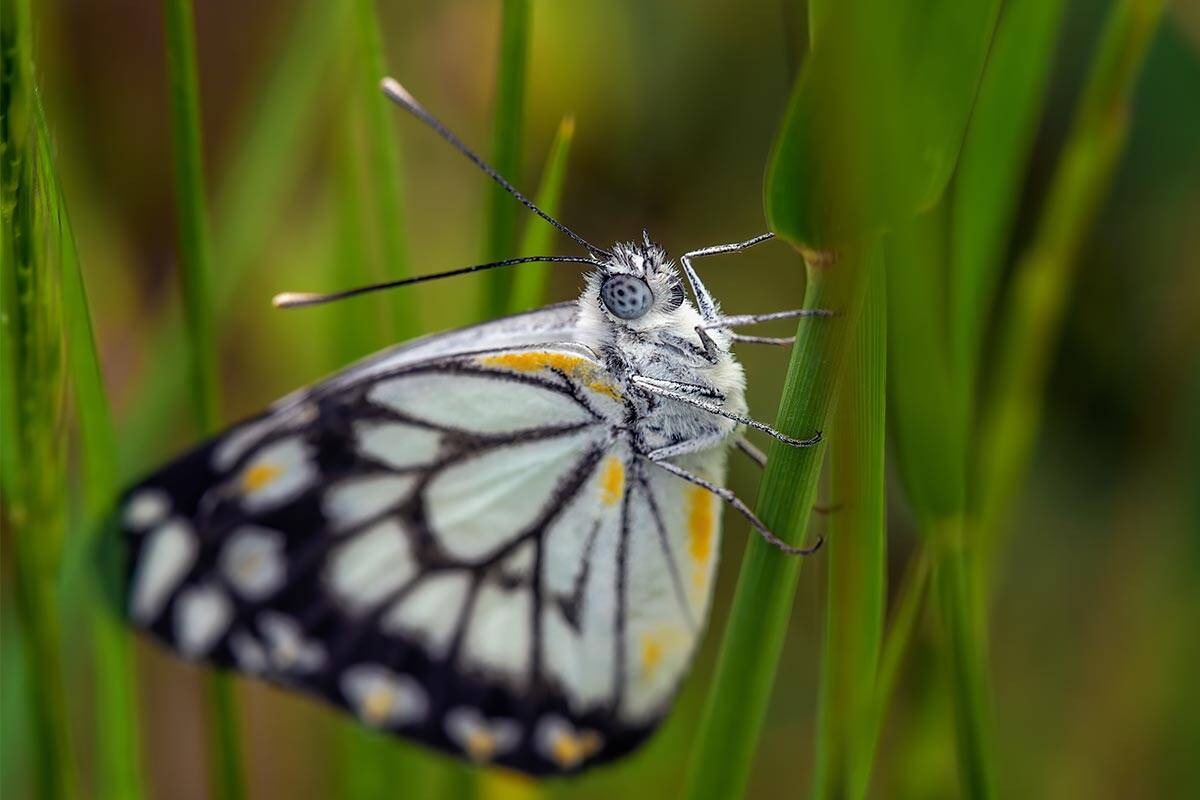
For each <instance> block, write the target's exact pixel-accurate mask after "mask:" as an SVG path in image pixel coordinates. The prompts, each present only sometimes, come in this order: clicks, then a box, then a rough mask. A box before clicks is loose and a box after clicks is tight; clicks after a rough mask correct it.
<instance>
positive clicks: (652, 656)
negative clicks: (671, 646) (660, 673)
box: [642, 633, 663, 678]
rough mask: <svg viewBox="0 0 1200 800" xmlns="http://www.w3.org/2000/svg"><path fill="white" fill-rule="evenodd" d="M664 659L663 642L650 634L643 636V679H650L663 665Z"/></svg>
mask: <svg viewBox="0 0 1200 800" xmlns="http://www.w3.org/2000/svg"><path fill="white" fill-rule="evenodd" d="M662 657H663V642H662V639H660V638H658V637H657V636H654V635H652V634H649V633H645V634H642V677H643V678H648V677H650V674H651V673H653V672H654V670H655V669H657V668H658V665H659V664H661V663H662Z"/></svg>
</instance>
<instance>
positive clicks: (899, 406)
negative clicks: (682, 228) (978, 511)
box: [887, 204, 995, 798]
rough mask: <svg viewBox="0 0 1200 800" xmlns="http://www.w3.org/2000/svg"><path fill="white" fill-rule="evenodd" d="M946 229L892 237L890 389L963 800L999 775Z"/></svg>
mask: <svg viewBox="0 0 1200 800" xmlns="http://www.w3.org/2000/svg"><path fill="white" fill-rule="evenodd" d="M949 224H950V223H949V221H948V219H947V214H946V206H945V204H940V205H939V206H938V207H937V208H935V209H934V210H933V211H931V212H929V213H927V214H924V215H922V216H921V217H919V218H918V219H916V220H914V221H913V222H911V223H910V224H908V225H905V226H903V227H901V228H899V229H898V230H896V231H895V232H894V233H893V234H892V235H891V236H889V237H888V244H887V254H888V270H889V277H890V278H892V279H891V280H889V281H888V326H889V330H888V356H889V365H890V367H891V369H890V370H889V373H890V374H889V387H888V388H889V396H890V401H889V402H890V404H891V409H892V412H893V413H892V429H893V435H894V440H895V445H896V446H895V452H896V463H897V467H898V472H899V475H900V478H901V481H902V483H903V484H904V488H905V491H906V494H907V496H908V499H909V502H910V503H911V504H912V507H913V510H914V513H915V514H916V516H917V520H918V524H919V526H920V530H921V532H922V534H923V536H924V538H925V540H926V542H927V543H928V545H929V546H930V548H931V552H932V554H933V576H934V584H935V586H936V587H937V589H938V591H937V592H936V593H935V596H936V597H937V599H938V601H939V608H940V610H941V617H940V618H941V622H942V625H943V629H944V632H945V636H944V638H943V642H942V645H943V648H944V654H945V656H946V658H947V671H946V674H947V676H948V678H949V680H950V681H951V688H952V689H953V696H954V699H955V704H954V708H955V718H956V721H957V731H958V740H957V741H958V749H957V754H958V759H959V761H958V763H959V778H960V781H961V783H962V788H963V794H964V796H965V797H970V798H986V797H991V796H993V794H994V777H995V769H994V766H993V763H994V761H993V760H994V754H993V752H992V748H991V732H990V729H991V714H990V705H989V704H990V693H989V691H988V688H987V687H988V680H987V664H986V661H985V659H984V657H983V654H984V648H983V644H982V642H983V639H984V635H983V634H984V632H983V630H982V629H981V628H980V626H978V625H977V624H976V623H977V621H978V618H979V615H978V614H977V612H976V611H975V608H974V603H973V601H974V599H975V597H974V595H973V594H972V593H969V592H966V591H960V589H962V584H963V581H964V575H963V573H962V570H963V569H964V565H965V554H964V542H963V537H962V532H963V525H964V520H965V518H966V480H967V463H968V461H967V459H968V455H967V424H968V413H969V409H968V408H967V405H966V403H967V395H966V393H965V386H966V384H967V381H965V380H962V379H960V378H958V377H957V376H956V375H955V373H954V371H953V369H952V364H951V354H950V348H949V347H948V345H947V335H948V333H947V332H948V329H949V322H948V317H949V315H950V310H949V309H950V302H949V300H948V294H949V289H948V286H947V283H948V280H947V277H948V276H947V272H948V269H947V263H946V262H947V253H946V240H947V228H948V226H949Z"/></svg>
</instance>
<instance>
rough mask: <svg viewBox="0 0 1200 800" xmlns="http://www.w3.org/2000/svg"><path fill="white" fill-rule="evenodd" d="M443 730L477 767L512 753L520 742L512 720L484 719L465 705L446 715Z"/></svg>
mask: <svg viewBox="0 0 1200 800" xmlns="http://www.w3.org/2000/svg"><path fill="white" fill-rule="evenodd" d="M445 727H446V735H447V736H449V737H450V739H451V740H452V741H453V742H454V743H455V744H457V745H458V746H459V747H461V748H462V749H463V751H464V752H465V753H466V754H467V755H468V756H469V757H470V759H471V760H472V761H475V762H477V763H480V764H484V763H487V762H489V761H491V760H492V759H494V758H495V757H496V756H502V755H504V754H505V753H508V752H510V751H512V750H513V749H514V748H515V747H516V746H517V745H518V744H520V742H521V726H520V725H519V724H518V723H517V722H516V720H511V719H504V718H497V719H486V718H485V717H484V716H483V714H481V713H479V711H477V710H476V709H474V708H467V707H465V706H459V707H457V708H452V709H450V710H449V711H448V712H446V718H445Z"/></svg>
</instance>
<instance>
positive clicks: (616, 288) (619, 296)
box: [600, 275, 654, 319]
mask: <svg viewBox="0 0 1200 800" xmlns="http://www.w3.org/2000/svg"><path fill="white" fill-rule="evenodd" d="M600 299H601V300H602V301H603V302H604V306H605V308H607V309H608V310H609V311H611V312H612V313H613V314H615V315H616V316H618V317H620V318H621V319H637V318H638V317H640V316H642V315H643V314H645V313H646V312H647V311H649V310H650V306H651V305H652V304H653V303H654V292H652V291H650V287H649V286H647V285H646V282H645V281H644V280H642V279H641V278H635V277H634V276H632V275H612V276H609V277H608V278H605V279H604V283H603V284H602V285H601V286H600Z"/></svg>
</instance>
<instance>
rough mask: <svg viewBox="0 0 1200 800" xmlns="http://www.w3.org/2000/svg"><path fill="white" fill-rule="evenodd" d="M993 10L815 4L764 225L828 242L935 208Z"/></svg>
mask: <svg viewBox="0 0 1200 800" xmlns="http://www.w3.org/2000/svg"><path fill="white" fill-rule="evenodd" d="M999 9H1000V2H999V0H984V1H983V2H977V3H942V4H923V3H913V2H895V1H894V0H856V2H854V3H843V4H839V5H837V6H833V7H828V8H827V7H825V6H824V5H821V4H818V5H817V7H815V8H813V10H812V19H813V20H814V22H813V24H812V27H811V30H812V33H813V34H814V41H813V47H812V52H811V54H810V55H809V59H808V63H807V64H806V65H805V67H804V70H803V72H802V73H801V75H800V78H799V81H798V83H797V86H796V91H795V92H794V93H793V96H792V100H791V102H790V103H789V105H788V109H787V113H786V115H785V117H784V120H783V124H782V128H781V132H780V136H779V137H778V138H777V140H776V149H775V152H774V153H772V156H771V166H770V168H769V169H768V170H767V178H766V182H765V185H764V193H765V196H766V209H767V219H768V221H769V222H770V225H771V229H772V230H774V231H775V232H777V233H779V234H781V235H783V236H785V237H786V238H788V239H789V240H791V241H793V242H796V243H803V244H804V245H805V246H807V247H815V248H823V249H828V248H830V247H835V246H836V245H837V243H838V242H846V241H860V240H862V239H863V238H864V237H867V236H870V235H874V234H877V233H879V232H880V231H884V230H887V229H888V228H890V227H892V226H894V225H896V224H899V223H902V222H904V221H906V220H908V219H911V218H912V217H913V216H915V215H916V214H918V213H919V212H921V211H922V210H924V209H926V208H928V207H930V206H931V205H933V204H934V203H936V202H937V201H938V199H939V198H940V196H941V194H942V191H943V190H944V189H945V186H946V182H947V181H948V180H949V179H950V176H951V174H952V173H953V171H954V166H955V162H956V159H957V157H958V152H959V149H960V147H961V144H962V137H963V134H964V132H965V130H966V125H967V122H968V119H969V117H970V113H971V105H972V102H973V101H974V99H975V94H976V90H977V87H978V81H979V76H980V73H981V72H982V70H983V66H984V63H985V61H986V58H987V51H988V46H989V44H990V42H991V39H992V33H993V30H994V28H995V23H996V18H997V16H998V15H999ZM931 53H936V54H937V57H936V58H933V57H930V54H931Z"/></svg>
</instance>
